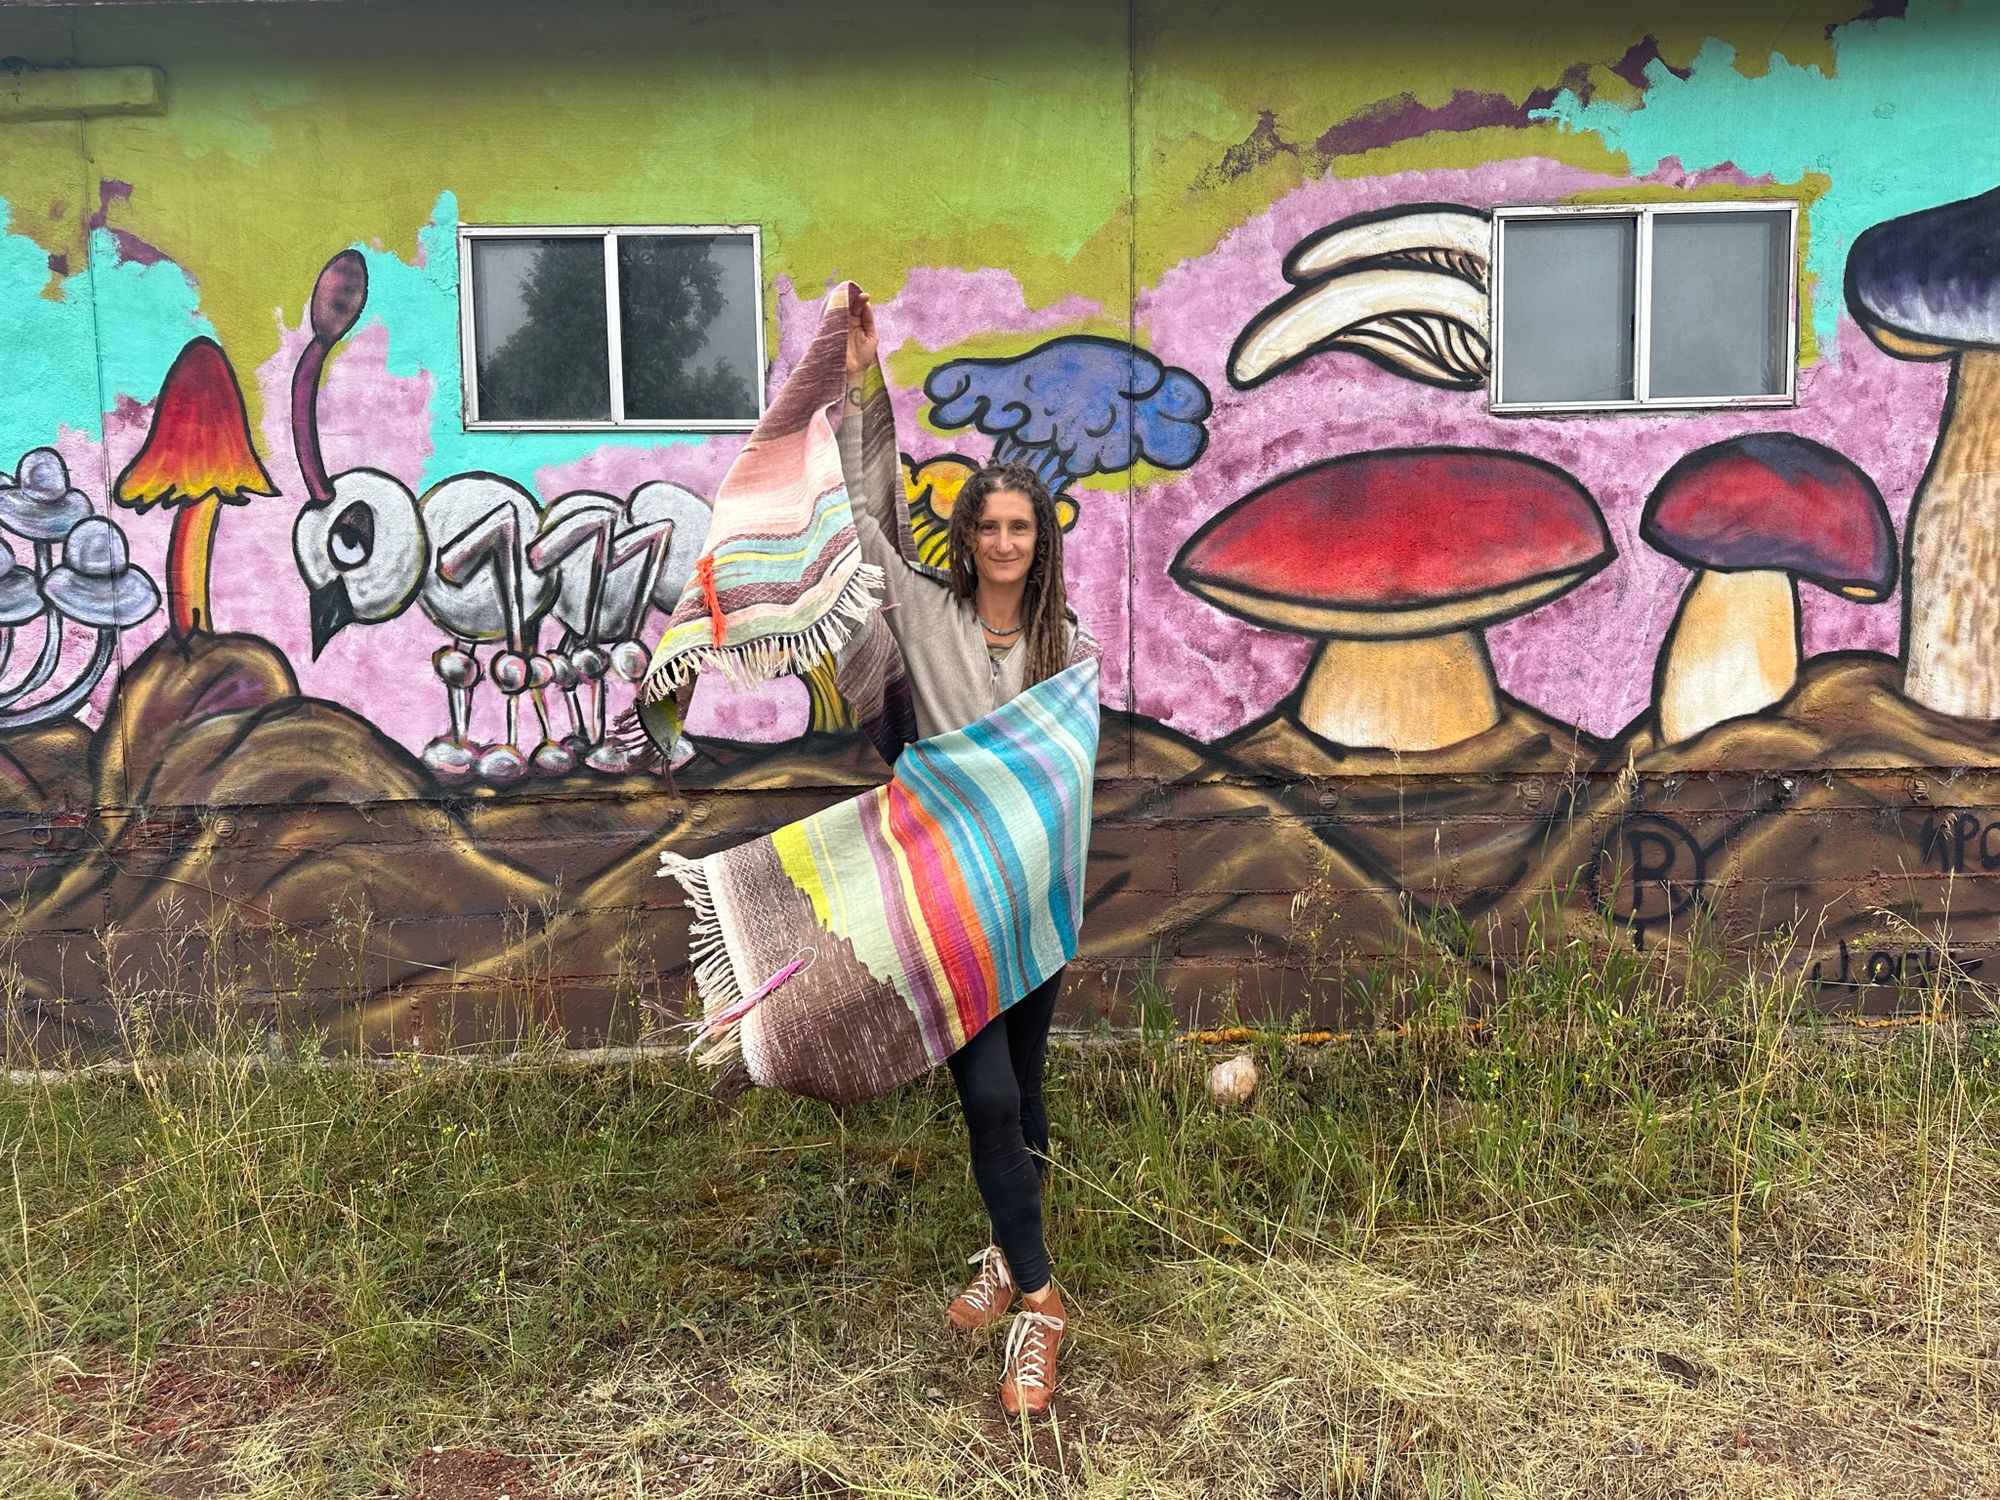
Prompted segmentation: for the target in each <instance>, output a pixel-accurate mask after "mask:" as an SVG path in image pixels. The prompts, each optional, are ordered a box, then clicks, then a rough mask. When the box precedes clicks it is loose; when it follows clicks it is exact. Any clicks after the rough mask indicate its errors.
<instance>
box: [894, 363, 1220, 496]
mask: <svg viewBox="0 0 2000 1500" xmlns="http://www.w3.org/2000/svg"><path fill="white" fill-rule="evenodd" d="M924 394H925V395H926V396H928V397H930V400H931V421H932V422H933V423H934V424H935V425H936V426H938V427H941V428H953V427H971V428H974V429H976V430H978V431H980V432H983V433H987V434H989V435H990V436H991V437H992V438H993V439H994V444H993V458H994V461H995V462H996V463H1008V462H1013V461H1016V460H1019V461H1022V462H1025V463H1028V464H1030V465H1032V466H1033V467H1034V468H1035V470H1036V472H1037V473H1039V474H1040V475H1041V476H1042V479H1043V482H1044V483H1046V484H1047V485H1048V486H1049V488H1050V489H1051V490H1061V489H1063V488H1065V487H1067V486H1068V485H1069V483H1070V482H1071V481H1073V480H1077V479H1082V478H1085V477H1086V476H1088V475H1091V474H1116V473H1120V472H1122V471H1124V470H1126V469H1129V468H1131V467H1132V466H1133V465H1134V464H1136V463H1139V462H1141V461H1142V460H1143V461H1144V462H1146V463H1150V464H1154V465H1156V466H1158V467H1159V468H1162V469H1185V468H1187V467H1188V466H1189V465H1190V464H1192V463H1193V462H1194V461H1195V460H1196V459H1197V458H1199V457H1200V456H1201V451H1202V449H1204V448H1205V447H1207V446H1208V429H1207V428H1206V427H1205V426H1204V425H1203V423H1204V421H1205V420H1206V419H1207V417H1208V413H1209V409H1210V402H1209V397H1208V391H1207V390H1206V389H1205V388H1204V387H1203V385H1202V383H1201V382H1200V381H1199V380H1197V379H1196V378H1195V377H1194V376H1192V375H1190V374H1189V373H1188V372H1187V371H1186V370H1181V369H1175V368H1172V367H1170V366H1167V365H1163V364H1161V363H1160V361H1159V360H1157V359H1155V358H1154V357H1153V356H1152V355H1150V354H1148V353H1147V352H1146V351H1145V350H1143V349H1139V348H1135V347H1134V346H1132V345H1130V344H1126V343H1121V342H1119V341H1118V340H1116V339H1105V338H1096V337H1092V336H1088V335H1077V336H1074V337H1070V338H1060V339H1055V340H1052V341H1051V342H1049V343H1046V344H1043V345H1042V346H1041V347H1040V348H1038V349H1033V350H1031V351H1029V352H1028V353H1027V354H1024V355H1021V356H1020V357H1019V358H1016V359H955V360H952V361H951V362H950V363H948V364H943V365H939V366H938V367H937V368H936V369H935V370H933V371H931V374H930V378H929V379H928V380H926V381H925V382H924Z"/></svg>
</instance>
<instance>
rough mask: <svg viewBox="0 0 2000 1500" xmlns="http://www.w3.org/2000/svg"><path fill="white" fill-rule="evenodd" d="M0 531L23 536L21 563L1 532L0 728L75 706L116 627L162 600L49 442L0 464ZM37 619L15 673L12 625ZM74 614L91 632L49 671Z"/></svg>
mask: <svg viewBox="0 0 2000 1500" xmlns="http://www.w3.org/2000/svg"><path fill="white" fill-rule="evenodd" d="M0 532H4V533H6V534H8V535H11V536H13V537H15V538H18V539H19V540H21V541H23V542H26V543H27V544H28V546H29V548H30V549H31V552H32V555H33V559H34V560H33V563H32V565H30V564H24V563H23V562H22V561H21V560H20V559H19V558H18V557H17V556H16V555H15V551H14V547H13V545H11V544H10V543H9V542H7V541H6V540H4V539H0V732H5V731H9V730H15V729H26V728H28V727H30V726H31V725H35V724H46V723H50V722H52V721H54V720H56V719H60V718H64V717H66V716H67V715H69V714H72V713H75V712H76V711H77V709H79V708H81V707H82V706H83V705H84V704H85V703H86V702H87V701H89V698H90V695H91V693H92V692H93V691H94V690H95V689H96V687H97V685H98V683H99V682H101V681H103V679H104V674H105V673H106V672H107V671H109V670H110V667H111V663H112V661H113V660H114V659H115V657H116V655H117V647H118V636H119V634H120V632H122V631H125V630H129V629H131V628H132V627H133V626H134V625H137V624H139V623H140V622H141V621H142V620H144V619H145V618H146V617H147V616H148V615H150V614H152V613H153V611H154V610H156V609H158V608H159V606H160V590H159V587H158V585H156V584H155V583H154V582H153V580H152V579H151V578H150V577H149V576H148V575H147V574H146V572H145V570H144V569H142V568H138V567H135V566H134V565H133V563H132V554H131V549H130V547H129V546H128V545H127V544H126V540H125V533H124V532H123V531H121V530H119V529H118V525H117V523H116V522H114V521H111V520H110V519H108V518H107V517H104V516H100V515H97V514H96V513H95V512H94V511H93V509H92V507H91V503H90V498H89V496H87V495H85V494H84V493H83V491H81V490H79V489H77V488H75V487H74V486H73V485H71V483H70V476H69V468H68V466H67V465H66V464H64V462H63V459H62V455H61V454H60V453H58V452H56V451H55V449H53V448H35V449H32V450H31V451H29V452H28V453H26V454H24V455H22V458H21V461H20V463H19V464H18V465H17V466H16V469H15V472H14V474H13V475H11V476H9V475H7V474H6V473H5V472H4V471H0ZM37 620H39V621H41V625H42V633H41V645H40V649H39V650H38V652H37V653H36V657H35V660H34V663H33V664H32V665H31V666H30V667H29V668H28V670H27V671H26V672H25V673H23V674H21V675H20V676H19V677H17V678H15V679H14V680H12V681H9V680H8V677H9V673H8V671H7V668H8V666H9V665H10V663H11V662H12V660H13V656H14V648H15V644H16V641H17V639H18V633H19V632H20V631H22V630H24V629H25V628H27V627H28V626H30V625H32V624H33V623H34V622H35V621H37ZM71 624H75V625H78V626H81V627H82V628H84V629H86V630H89V631H92V632H94V638H93V640H92V643H91V652H90V656H89V658H88V660H87V661H86V662H85V663H84V665H83V667H82V669H81V670H80V671H76V672H74V673H72V674H71V675H70V677H69V679H68V680H67V681H63V682H58V681H56V678H57V675H58V669H59V668H60V667H61V665H62V657H63V640H64V636H65V633H66V631H67V627H68V626H69V625H71Z"/></svg>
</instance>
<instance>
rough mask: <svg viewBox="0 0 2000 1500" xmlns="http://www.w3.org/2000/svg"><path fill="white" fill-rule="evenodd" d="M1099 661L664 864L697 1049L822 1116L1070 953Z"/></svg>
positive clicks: (1078, 910) (948, 1044)
mask: <svg viewBox="0 0 2000 1500" xmlns="http://www.w3.org/2000/svg"><path fill="white" fill-rule="evenodd" d="M1097 729H1098V715H1097V663H1096V662H1095V661H1094V660H1088V661H1084V662H1081V663H1079V664H1078V665H1076V666H1073V667H1071V668H1069V669H1068V670H1067V671H1064V672H1062V673H1060V674H1058V675H1057V676H1055V677H1051V678H1049V679H1047V680H1046V681H1044V682H1040V683H1037V684H1036V685H1035V686H1033V687H1031V688H1029V689H1028V690H1027V691H1026V692H1024V693H1022V694H1021V695H1020V696H1019V697H1017V698H1014V699H1013V700H1011V701H1010V702H1007V703H1005V704H1002V705H1001V706H1000V707H999V708H997V709H995V710H994V711H993V712H992V713H990V714H988V715H986V717H984V718H982V719H980V720H978V721H977V722H975V723H973V724H969V725H967V726H966V727H965V728H963V729H958V730H953V731H952V732H950V733H948V734H941V735H937V736H935V737H933V738H931V739H928V740H921V741H918V742H917V743H916V744H913V745H911V746H910V747H908V748H907V749H906V750H905V751H904V752H903V754H902V755H901V757H899V758H898V760H897V761H896V766H895V774H894V777H893V779H892V780H891V781H890V782H889V783H888V784H887V785H886V786H881V787H877V788H875V789H874V790H873V791H870V792H868V793H866V794H864V795H862V796H860V797H857V798H854V799H853V800H851V801H848V802H843V803H840V804H839V805H837V806H835V807H830V808H828V809H826V810H825V811H824V812H819V813H815V814H813V815H812V816H811V817H809V818H806V819H804V820H803V821H801V822H797V823H793V824H790V825H789V826H787V827H784V828H781V829H779V830H778V831H777V832H776V833H773V834H770V835H768V836H766V837H764V838H760V839H757V840H755V841H753V842H751V843H748V844H743V845H740V846H738V847H737V848H734V849H727V850H724V851H723V852H721V853H719V854H711V855H709V856H707V857H706V858H704V859H698V860H690V859H685V858H683V857H681V856H679V855H677V854H672V853H668V854H664V855H662V856H661V859H660V866H661V870H660V873H661V874H663V875H671V876H673V877H674V878H675V879H677V880H679V881H680V883H681V885H682V886H683V887H684V888H685V889H686V890H687V892H688V895H689V899H690V904H691V905H692V906H693V907H694V911H695V922H694V932H693V937H692V940H691V950H692V957H693V960H694V963H695V970H696V973H695V978H696V985H697V987H698V988H699V990H700V992H701V997H702V1001H703V1020H702V1023H701V1027H700V1034H699V1036H698V1038H697V1041H696V1044H695V1046H696V1049H697V1050H698V1051H701V1052H702V1053H703V1054H704V1060H705V1061H708V1062H710V1063H711V1064H723V1065H729V1064H733V1063H736V1062H739V1061H740V1064H741V1067H742V1068H743V1070H744V1071H746V1072H747V1073H748V1076H749V1080H750V1081H751V1082H753V1083H757V1084H760V1085H764V1086H767V1087H776V1088H783V1089H787V1090H790V1091H791V1092H793V1093H798V1094H805V1095H809V1096H810V1097H812V1098H816V1099H824V1100H826V1101H828V1102H829V1103H833V1104H847V1103H853V1102H855V1101H858V1100H861V1099H867V1098H871V1097H873V1096H874V1095H876V1094H879V1093H881V1092H882V1091H884V1090H885V1089H889V1088H893V1087H894V1086H896V1085H897V1084H899V1083H903V1082H905V1081H907V1080H908V1079H911V1078H914V1077H915V1076H916V1075H917V1074H919V1073H921V1072H923V1071H924V1070H925V1069H927V1068H929V1067H931V1066H933V1065H934V1064H936V1063H938V1062H941V1061H942V1060H943V1059H945V1058H946V1057H949V1056H950V1055H951V1054H952V1053H953V1052H956V1051H957V1050H958V1049H959V1048H960V1047H962V1046H964V1045H965V1043H966V1042H967V1041H968V1040H969V1039H970V1038H971V1037H972V1036H973V1035H974V1034H975V1033H976V1032H978V1031H979V1029H980V1028H981V1027H983V1026H985V1025H986V1024H987V1023H989V1022H990V1021H992V1020H993V1018H994V1017H995V1016H997V1015H999V1014H1000V1012H1001V1011H1003V1010H1005V1009H1006V1008H1007V1007H1008V1006H1009V1005H1012V1004H1013V1003H1014V1002H1015V1001H1016V1000H1018V999H1020V998H1021V996H1023V995H1025V994H1027V993H1028V992H1029V991H1030V990H1032V989H1034V988H1035V987H1036V986H1037V985H1039V984H1041V983H1042V982H1043V981H1044V980H1046V979H1048V978H1049V977H1050V976H1051V975H1053V974H1054V973H1055V972H1056V971H1057V970H1058V969H1059V968H1061V967H1062V965H1063V964H1065V963H1066V962H1068V961H1069V959H1070V958H1072V957H1073V956H1074V955H1075V953H1076V939H1077V928H1078V926H1079V924H1080V922H1081V920H1082V915H1083V869H1084V861H1085V858H1086V855H1087V853H1088V850H1089V841H1090V797H1091V777H1092V769H1093V766H1094V764H1095V761H1096V757H1097Z"/></svg>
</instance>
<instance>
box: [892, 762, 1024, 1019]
mask: <svg viewBox="0 0 2000 1500" xmlns="http://www.w3.org/2000/svg"><path fill="white" fill-rule="evenodd" d="M884 790H886V791H887V792H888V794H889V801H888V816H889V834H890V837H892V838H894V839H895V841H896V844H897V847H898V848H900V849H901V850H902V851H903V854H904V856H905V857H906V858H907V859H908V860H909V862H910V867H911V873H912V874H913V875H914V876H915V877H916V879H915V880H914V882H913V884H914V885H915V886H916V890H917V906H918V909H919V911H920V912H921V914H922V916H923V920H924V926H925V927H926V928H928V929H929V931H930V935H931V944H932V946H933V947H934V948H936V949H937V954H938V958H939V959H940V960H941V961H942V962H943V964H944V967H945V978H946V981H947V982H948V983H949V984H950V985H951V994H952V1001H953V1003H954V1004H955V1005H956V1006H957V1008H958V1021H959V1028H960V1031H961V1033H962V1034H963V1035H964V1036H966V1037H968V1038H969V1037H971V1036H972V1034H973V1033H974V1032H976V1031H978V1030H979V1028H980V1027H982V1026H984V1025H985V1024H986V1023H987V1022H988V1021H990V1020H992V1019H993V1017H994V1016H995V1015H997V1014H998V1013H999V995H1000V983H999V979H998V977H997V976H996V975H995V973H994V967H993V950H992V948H991V947H989V946H988V944H987V942H986V934H985V933H984V932H983V931H981V930H980V927H979V925H978V923H976V922H974V921H972V920H970V914H971V913H972V912H974V911H975V910H977V907H976V905H975V904H974V902H973V899H972V893H971V892H970V891H969V890H967V889H966V885H965V877H964V876H963V875H961V874H960V873H959V869H958V862H957V860H955V859H953V858H952V856H951V845H950V841H949V840H948V838H947V836H946V834H945V831H944V829H943V828H942V827H940V826H939V824H938V821H937V819H935V818H933V817H932V816H931V815H930V814H929V813H928V812H926V811H925V810H924V808H923V806H922V804H920V803H919V802H918V801H917V799H916V798H914V797H912V796H911V795H910V794H909V793H908V792H906V791H904V790H903V789H902V788H901V787H899V786H897V785H896V784H895V783H894V782H893V781H892V782H890V783H889V785H888V786H887V787H886V788H885V789H884Z"/></svg>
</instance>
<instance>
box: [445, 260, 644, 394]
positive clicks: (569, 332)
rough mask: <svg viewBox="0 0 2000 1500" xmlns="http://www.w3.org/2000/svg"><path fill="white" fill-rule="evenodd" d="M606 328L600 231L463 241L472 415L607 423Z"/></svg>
mask: <svg viewBox="0 0 2000 1500" xmlns="http://www.w3.org/2000/svg"><path fill="white" fill-rule="evenodd" d="M607 329H608V325H607V323H606V321H605V316H604V240H603V238H602V237H601V236H598V235H592V236H590V237H589V238H587V239H586V238H581V237H578V238H569V237H563V238H543V239H536V238H522V239H511V238H510V239H484V238H482V239H475V240H473V241H472V331H473V344H474V355H475V358H476V361H477V364H478V380H479V416H480V419H481V420H482V421H488V422H522V421H589V420H593V419H594V420H597V421H608V420H609V419H610V416H611V359H610V343H609V335H608V331H607Z"/></svg>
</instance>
